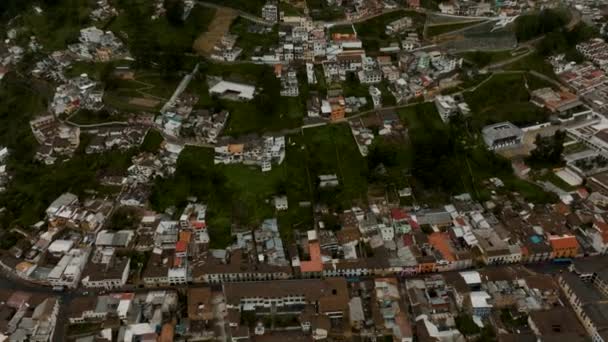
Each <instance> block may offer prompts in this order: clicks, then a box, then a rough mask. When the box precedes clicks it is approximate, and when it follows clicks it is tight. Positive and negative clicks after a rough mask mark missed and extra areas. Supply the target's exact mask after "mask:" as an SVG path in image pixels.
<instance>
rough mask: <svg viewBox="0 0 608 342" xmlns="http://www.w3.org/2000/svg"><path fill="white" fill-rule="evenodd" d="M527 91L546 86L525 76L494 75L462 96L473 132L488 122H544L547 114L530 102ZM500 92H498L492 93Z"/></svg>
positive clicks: (521, 123) (522, 124)
mask: <svg viewBox="0 0 608 342" xmlns="http://www.w3.org/2000/svg"><path fill="white" fill-rule="evenodd" d="M526 81H527V82H528V86H529V87H530V91H532V90H535V89H538V88H541V87H543V86H549V85H550V84H548V83H546V82H544V81H542V80H540V79H538V78H536V77H534V76H531V75H529V74H525V73H522V74H497V75H494V76H493V77H492V79H490V80H489V81H488V82H486V83H485V84H484V85H482V86H481V87H480V88H478V89H477V90H476V91H475V92H466V93H464V98H465V101H466V102H467V103H468V104H469V107H470V108H471V110H472V112H473V114H472V124H473V126H474V127H475V128H476V129H481V128H482V127H483V126H485V125H489V124H492V123H497V122H502V121H510V122H512V123H514V124H515V125H518V126H526V125H531V124H534V123H537V122H543V121H546V119H547V118H548V117H549V113H547V112H546V111H544V110H542V109H540V108H539V107H537V106H535V105H534V104H532V103H531V102H530V95H529V93H528V90H527V89H526V86H525V83H526ZM497 89H500V91H496V90H497Z"/></svg>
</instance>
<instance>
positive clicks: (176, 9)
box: [163, 0, 184, 26]
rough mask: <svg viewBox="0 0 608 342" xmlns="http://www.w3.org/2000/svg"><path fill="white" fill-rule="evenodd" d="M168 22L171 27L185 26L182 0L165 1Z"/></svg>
mask: <svg viewBox="0 0 608 342" xmlns="http://www.w3.org/2000/svg"><path fill="white" fill-rule="evenodd" d="M163 5H164V7H165V11H166V15H167V20H168V21H169V23H170V24H171V25H174V26H179V25H183V24H184V2H183V1H180V0H165V1H164V2H163Z"/></svg>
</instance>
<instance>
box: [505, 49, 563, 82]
mask: <svg viewBox="0 0 608 342" xmlns="http://www.w3.org/2000/svg"><path fill="white" fill-rule="evenodd" d="M504 69H505V70H525V71H532V70H533V71H536V72H538V73H541V74H543V75H545V76H548V77H551V78H553V79H557V76H556V75H555V72H554V71H553V67H552V66H551V64H549V63H548V62H547V61H546V60H545V58H544V57H543V56H541V55H539V54H538V53H533V54H531V55H529V56H526V57H524V58H522V59H520V60H518V61H516V62H514V63H511V64H509V65H506V66H505V67H504Z"/></svg>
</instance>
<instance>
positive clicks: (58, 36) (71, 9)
mask: <svg viewBox="0 0 608 342" xmlns="http://www.w3.org/2000/svg"><path fill="white" fill-rule="evenodd" d="M54 2H55V3H56V4H54V5H51V6H44V7H43V10H44V12H43V13H41V14H37V13H36V12H35V11H34V10H33V9H32V8H30V9H29V10H28V11H26V12H25V13H24V14H23V16H22V17H21V18H20V19H19V20H21V21H22V23H23V24H24V26H25V27H26V28H27V32H25V33H23V34H22V35H23V36H25V37H28V38H29V36H32V35H35V36H36V38H37V39H38V41H39V42H40V43H41V44H42V45H43V48H44V49H45V50H47V51H54V50H60V49H65V48H66V47H67V45H68V44H71V43H75V42H77V41H78V36H79V35H80V29H82V28H85V27H87V26H89V25H92V23H91V21H90V19H89V14H90V12H91V9H92V2H91V1H88V0H57V1H54Z"/></svg>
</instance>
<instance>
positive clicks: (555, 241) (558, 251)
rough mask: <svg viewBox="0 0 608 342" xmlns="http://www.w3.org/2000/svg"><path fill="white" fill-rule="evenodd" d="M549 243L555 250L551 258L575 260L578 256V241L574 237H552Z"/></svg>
mask: <svg viewBox="0 0 608 342" xmlns="http://www.w3.org/2000/svg"><path fill="white" fill-rule="evenodd" d="M549 243H550V244H551V248H552V249H553V253H552V254H551V256H552V257H553V258H554V259H555V258H574V257H575V256H576V255H577V254H578V249H579V245H578V241H577V240H576V237H575V236H573V235H562V236H559V235H550V236H549Z"/></svg>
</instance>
